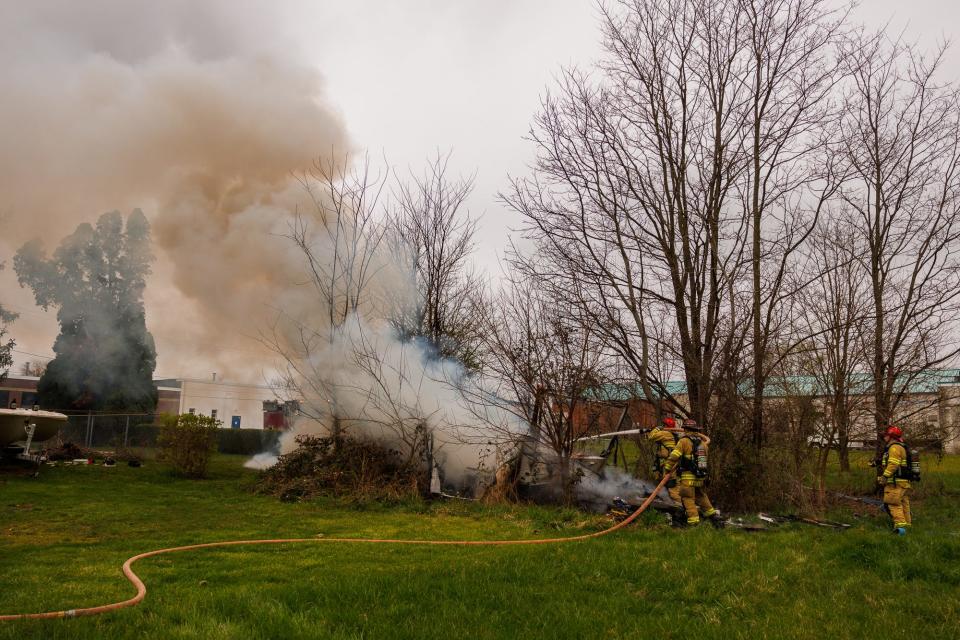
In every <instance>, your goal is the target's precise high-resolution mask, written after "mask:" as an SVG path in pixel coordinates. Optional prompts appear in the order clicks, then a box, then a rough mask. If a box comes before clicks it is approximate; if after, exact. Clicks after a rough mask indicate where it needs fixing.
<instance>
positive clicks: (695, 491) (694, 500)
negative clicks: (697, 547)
mask: <svg viewBox="0 0 960 640" xmlns="http://www.w3.org/2000/svg"><path fill="white" fill-rule="evenodd" d="M678 489H679V490H680V492H679V493H680V503H681V504H682V505H683V510H684V511H686V512H687V524H699V523H700V510H703V515H704V516H705V517H707V518H709V517H711V516H712V515H713V514H715V513H716V512H717V510H716V509H714V508H713V505H712V504H710V498H708V497H707V492H706V491H704V490H703V486H702V485H693V484H690V483H689V481H684V480H681V481H680V486H679V487H678ZM698 507H699V509H698Z"/></svg>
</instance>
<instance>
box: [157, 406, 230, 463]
mask: <svg viewBox="0 0 960 640" xmlns="http://www.w3.org/2000/svg"><path fill="white" fill-rule="evenodd" d="M220 424H221V422H220V421H219V420H217V419H216V418H211V417H209V416H201V415H195V414H192V413H181V414H180V415H169V414H165V415H163V416H162V417H161V419H160V434H159V435H158V436H157V445H158V446H159V447H160V455H159V459H160V460H161V461H163V462H169V463H170V464H172V465H173V468H174V470H176V472H177V473H178V474H180V475H183V476H186V477H188V478H202V477H204V476H205V475H206V473H207V465H208V464H209V463H210V457H211V456H212V455H213V452H214V451H216V450H217V432H218V431H219V427H220Z"/></svg>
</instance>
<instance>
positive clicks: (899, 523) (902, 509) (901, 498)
mask: <svg viewBox="0 0 960 640" xmlns="http://www.w3.org/2000/svg"><path fill="white" fill-rule="evenodd" d="M908 493H910V487H903V486H898V485H895V484H888V485H886V486H885V487H884V488H883V504H885V505H887V509H888V510H889V512H890V518H891V519H892V520H893V526H894V527H909V526H910V525H911V524H912V520H911V518H910V498H909V497H907V494H908Z"/></svg>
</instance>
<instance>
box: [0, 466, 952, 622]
mask: <svg viewBox="0 0 960 640" xmlns="http://www.w3.org/2000/svg"><path fill="white" fill-rule="evenodd" d="M924 462H925V464H926V473H927V475H926V478H927V480H926V481H925V489H924V493H926V494H927V495H926V497H925V498H924V500H923V501H922V503H919V504H917V506H916V507H915V513H916V515H915V523H914V524H915V526H914V531H913V532H912V533H911V535H910V536H908V537H906V538H897V537H894V536H892V535H891V534H890V533H888V524H887V522H886V520H885V519H884V518H882V517H879V516H870V515H866V516H861V517H856V518H855V517H853V514H852V513H851V512H849V511H846V510H842V511H840V512H838V513H835V514H833V515H834V516H836V517H845V518H847V520H848V521H850V522H854V523H855V526H854V528H853V529H850V530H848V531H843V532H837V531H832V530H825V529H819V528H816V527H811V526H808V525H790V526H785V527H782V528H781V529H779V530H777V531H775V532H765V533H747V532H744V531H737V530H724V531H716V530H713V529H711V528H709V527H704V528H700V529H696V530H688V531H677V530H673V529H670V528H669V527H667V526H665V524H663V523H662V519H661V518H660V517H658V516H656V515H655V514H645V515H644V517H643V518H642V519H641V520H642V521H641V522H639V523H638V524H637V525H635V526H633V527H631V528H630V529H628V530H627V531H625V532H620V533H616V534H613V535H612V536H609V537H604V538H600V539H597V540H591V541H585V542H576V543H569V544H562V545H549V546H547V545H544V546H534V547H500V548H496V547H487V548H484V547H480V548H458V547H432V548H431V547H409V546H405V547H396V546H388V545H378V546H369V545H353V544H320V545H312V544H311V545H299V546H295V545H283V546H277V547H253V548H236V549H232V550H204V551H198V552H191V553H185V554H178V555H167V556H160V557H158V558H150V559H147V560H144V561H141V562H140V563H138V565H137V571H138V573H139V574H140V576H141V577H142V578H143V579H144V581H145V582H146V584H147V587H148V589H149V592H148V594H147V599H146V601H145V602H144V603H142V604H141V605H140V606H138V607H135V608H131V609H125V610H122V611H118V612H115V613H111V614H107V615H103V616H99V617H93V618H79V619H72V620H56V621H38V622H34V621H27V622H16V623H0V638H115V637H116V638H126V637H130V638H134V637H136V638H142V637H151V638H328V637H329V638H442V639H443V640H451V639H456V640H460V639H463V638H683V639H684V640H689V639H691V638H773V637H776V638H779V637H783V638H866V637H874V638H885V639H886V638H901V637H902V638H907V637H910V638H923V639H925V640H926V639H931V638H957V637H960V514H958V508H960V458H958V457H948V458H946V459H945V460H944V461H943V462H942V463H940V464H937V463H936V461H935V459H934V458H932V457H928V458H926V459H925V461H924ZM241 464H242V459H240V458H236V457H228V456H220V457H218V458H217V459H216V460H215V464H214V467H213V471H212V474H211V475H212V477H211V478H210V479H207V480H201V481H190V480H180V479H176V478H174V477H172V476H171V475H170V474H169V473H168V472H167V471H166V469H164V468H163V467H161V466H159V465H151V464H148V465H147V466H145V467H144V468H141V469H131V468H128V467H117V468H113V469H108V468H103V467H66V468H45V469H44V470H43V473H42V474H41V477H40V478H39V479H31V478H27V477H20V476H4V477H0V613H14V612H21V611H39V610H49V609H61V608H72V607H83V606H92V605H96V604H102V603H106V602H110V601H115V600H120V599H124V598H127V597H129V596H131V595H132V594H133V589H132V587H131V586H130V585H129V584H128V583H127V582H126V581H125V580H124V579H123V577H122V575H121V574H120V569H119V568H120V565H121V564H122V563H123V561H124V560H125V559H126V558H127V557H129V556H131V555H133V554H135V553H139V552H142V551H146V550H149V549H154V548H159V547H169V546H175V545H182V544H189V543H195V542H208V541H216V540H228V539H233V538H259V537H312V536H316V535H318V534H323V535H325V536H371V537H373V536H375V537H403V538H420V539H430V538H437V539H461V538H463V539H478V540H479V539H490V538H529V537H553V536H558V535H563V536H566V535H576V534H578V533H582V532H586V531H593V530H598V529H601V528H605V527H606V526H607V525H608V524H609V522H608V521H607V520H605V519H604V518H602V517H599V516H587V515H584V514H582V513H579V512H577V511H574V510H570V509H548V508H538V507H522V506H504V507H499V506H496V507H484V506H480V505H476V504H472V503H465V502H456V503H453V502H445V503H432V504H426V503H407V504H399V505H390V506H384V505H370V504H367V505H363V504H351V503H349V502H345V501H336V500H330V499H327V500H318V501H313V502H308V503H301V504H284V503H280V502H278V501H276V500H275V499H272V498H268V497H263V496H258V495H254V494H252V493H251V492H250V490H249V487H250V485H251V484H252V482H253V479H254V475H253V473H252V472H250V471H247V470H245V469H243V468H242V466H241ZM871 477H872V471H871V470H868V469H863V470H861V471H857V472H856V474H855V475H854V476H853V477H851V476H839V475H837V476H835V477H834V481H835V482H836V483H839V484H843V485H854V486H857V485H860V486H867V485H869V482H870V478H871ZM721 506H722V505H721Z"/></svg>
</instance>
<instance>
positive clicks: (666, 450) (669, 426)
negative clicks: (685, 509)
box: [647, 417, 682, 522]
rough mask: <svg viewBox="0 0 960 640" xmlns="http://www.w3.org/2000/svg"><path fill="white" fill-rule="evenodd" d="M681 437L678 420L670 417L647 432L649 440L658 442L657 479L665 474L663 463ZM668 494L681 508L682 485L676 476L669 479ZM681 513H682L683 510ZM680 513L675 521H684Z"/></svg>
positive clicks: (655, 453) (654, 466)
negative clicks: (660, 425)
mask: <svg viewBox="0 0 960 640" xmlns="http://www.w3.org/2000/svg"><path fill="white" fill-rule="evenodd" d="M679 439H680V430H679V429H678V428H677V421H676V420H675V419H673V418H670V417H666V418H664V419H663V426H662V427H654V428H653V430H652V431H650V432H649V433H648V434H647V440H650V441H651V442H654V443H655V444H656V451H655V452H654V457H653V473H654V476H655V477H656V479H657V481H659V480H660V479H661V478H663V474H664V473H665V472H664V470H663V464H664V462H666V460H667V458H668V457H669V456H670V452H671V451H673V448H674V447H675V446H677V440H679ZM667 495H669V496H670V499H671V500H673V501H674V502H676V503H677V507H678V509H679V508H680V506H681V505H682V502H681V500H680V486H679V484H678V483H677V479H676V478H670V479H669V480H667ZM680 513H682V510H681V511H680ZM680 513H677V514H676V515H675V516H674V521H675V522H682V520H680V519H679V517H680Z"/></svg>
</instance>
